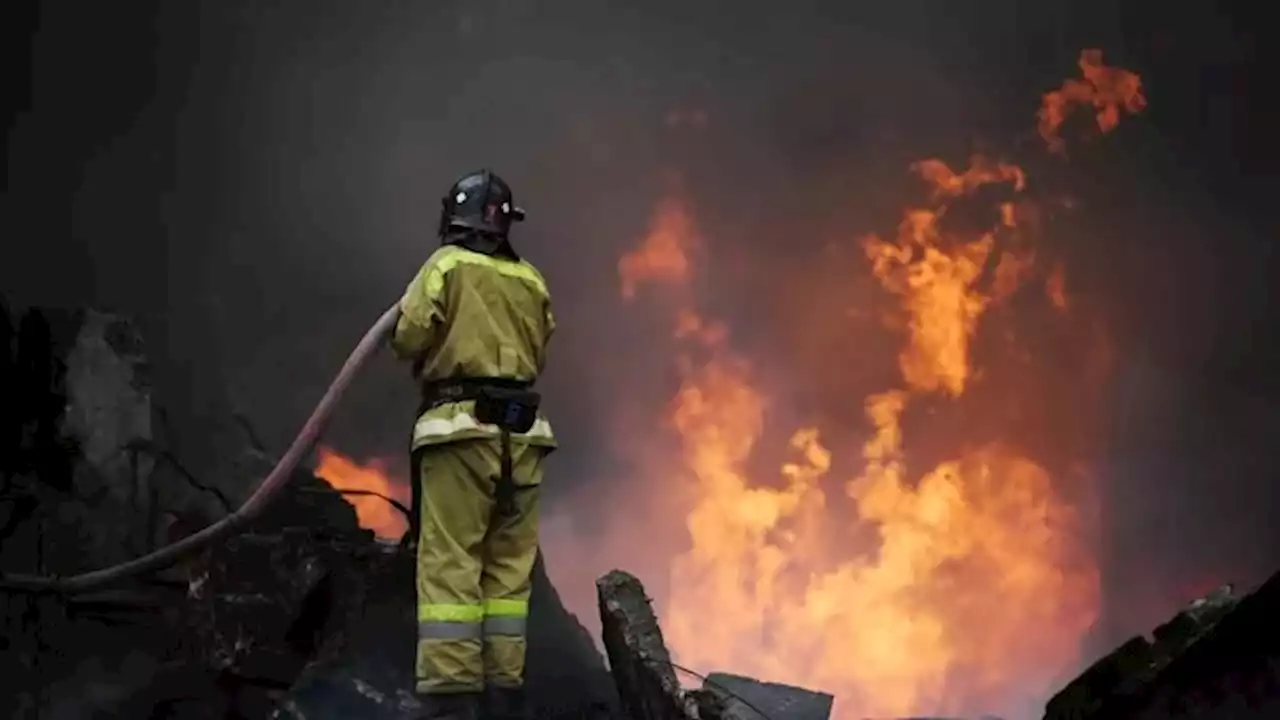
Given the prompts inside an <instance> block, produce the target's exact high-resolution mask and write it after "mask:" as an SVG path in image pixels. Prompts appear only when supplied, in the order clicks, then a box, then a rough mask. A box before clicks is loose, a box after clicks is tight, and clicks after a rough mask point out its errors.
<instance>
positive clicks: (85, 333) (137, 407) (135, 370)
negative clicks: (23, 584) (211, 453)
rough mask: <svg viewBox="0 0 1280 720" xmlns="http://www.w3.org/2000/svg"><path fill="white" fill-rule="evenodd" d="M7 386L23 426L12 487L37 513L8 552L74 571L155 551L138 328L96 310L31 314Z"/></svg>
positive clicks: (15, 534) (15, 531) (147, 406)
mask: <svg viewBox="0 0 1280 720" xmlns="http://www.w3.org/2000/svg"><path fill="white" fill-rule="evenodd" d="M8 383H9V384H10V386H11V387H12V388H13V389H14V391H13V393H12V395H11V396H10V397H12V398H13V399H14V402H13V403H12V405H11V406H10V408H9V412H10V413H13V415H11V416H10V417H9V418H8V422H7V423H6V424H8V425H11V426H12V425H16V426H17V427H18V428H19V430H18V433H17V442H16V443H14V442H13V441H12V440H11V441H10V446H11V447H12V446H13V445H16V448H14V449H12V450H11V454H10V462H9V463H8V464H9V466H10V470H11V475H12V476H13V482H14V483H15V485H14V487H13V488H12V490H13V491H14V492H15V493H20V494H23V495H25V496H26V497H27V498H28V500H29V502H33V503H34V504H35V506H38V509H37V507H30V508H29V509H30V515H29V517H26V518H23V519H22V521H21V522H20V523H15V525H14V526H13V527H10V528H9V530H10V532H11V536H10V537H8V538H7V539H6V548H5V550H6V555H9V556H14V555H26V556H27V557H32V558H34V557H40V558H41V559H42V562H43V563H44V566H45V569H48V570H54V571H56V572H61V573H72V572H77V571H82V570H87V569H92V568H94V567H101V566H103V565H106V564H110V563H113V562H117V561H119V560H122V559H125V558H127V557H130V556H133V555H136V554H138V553H140V552H143V551H146V550H149V549H150V542H149V541H150V538H148V537H147V534H146V529H147V527H148V524H147V522H146V521H145V520H143V521H139V519H140V518H146V517H147V516H148V514H149V513H150V512H151V511H152V509H153V497H152V495H153V493H152V488H151V487H150V485H149V483H150V481H151V478H152V470H153V461H152V459H151V458H150V457H149V456H147V455H145V454H141V453H139V452H137V451H136V446H137V445H138V444H139V443H146V442H148V441H150V439H151V412H152V408H151V390H150V385H149V373H148V368H147V362H146V359H145V358H144V357H143V355H142V351H141V340H140V339H139V337H138V335H137V333H136V332H135V331H134V330H133V328H132V326H131V325H130V324H129V323H128V322H127V321H125V320H124V319H122V318H119V317H116V316H113V315H106V314H103V313H97V312H93V311H66V310H56V309H31V310H28V311H27V312H26V313H25V314H24V315H23V318H22V321H21V323H20V326H19V331H18V342H17V352H16V357H15V360H14V362H13V363H12V365H11V367H10V372H9V380H8ZM6 404H7V405H8V403H6ZM15 416H16V417H15ZM42 538H43V539H42ZM20 548H23V549H22V550H20ZM6 567H8V568H9V569H11V570H19V569H25V570H37V568H34V567H31V566H30V565H28V566H26V567H23V566H22V565H14V564H9V565H6Z"/></svg>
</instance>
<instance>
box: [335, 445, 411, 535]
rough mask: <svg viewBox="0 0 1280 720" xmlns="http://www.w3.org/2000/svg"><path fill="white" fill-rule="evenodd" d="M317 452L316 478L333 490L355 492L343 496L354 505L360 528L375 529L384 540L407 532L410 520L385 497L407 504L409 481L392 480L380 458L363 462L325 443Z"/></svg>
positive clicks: (375, 532) (374, 531)
mask: <svg viewBox="0 0 1280 720" xmlns="http://www.w3.org/2000/svg"><path fill="white" fill-rule="evenodd" d="M317 455H318V457H319V460H320V462H319V464H318V465H317V466H316V469H315V474H316V476H317V477H319V478H320V479H322V480H324V481H325V482H327V483H329V485H330V486H331V487H332V488H333V489H334V490H338V491H356V492H354V493H349V494H346V495H344V496H343V498H344V499H345V500H346V501H347V502H348V503H351V507H353V508H355V511H356V518H357V519H358V521H359V522H360V527H362V528H364V529H366V530H372V531H373V533H374V534H375V535H377V536H378V537H379V538H381V539H384V540H399V539H400V538H401V537H402V536H403V535H404V533H405V531H406V530H408V529H409V523H408V520H407V519H406V518H405V516H404V514H403V513H401V512H400V511H399V510H397V509H396V508H395V506H393V505H392V504H391V503H389V502H387V501H386V500H385V499H383V498H391V499H392V500H396V501H398V502H400V503H402V504H405V505H407V504H408V503H409V485H408V483H406V482H402V481H399V480H393V479H391V476H390V474H389V473H388V472H387V468H386V465H385V463H383V462H382V461H380V460H377V459H374V460H370V461H369V462H368V463H367V464H360V463H358V462H356V461H355V460H352V459H351V458H349V457H347V456H345V455H343V454H342V453H340V452H337V451H336V450H332V449H330V448H327V447H324V446H321V447H320V448H318V449H317ZM366 493H376V494H366ZM378 495H381V496H382V497H378Z"/></svg>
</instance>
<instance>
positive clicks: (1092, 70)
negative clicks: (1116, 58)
mask: <svg viewBox="0 0 1280 720" xmlns="http://www.w3.org/2000/svg"><path fill="white" fill-rule="evenodd" d="M1079 64H1080V73H1081V74H1082V75H1083V76H1084V79H1083V80H1076V79H1068V80H1067V81H1066V82H1064V83H1062V87H1060V88H1058V89H1057V90H1052V91H1050V92H1047V93H1045V95H1044V99H1043V102H1042V104H1041V105H1040V112H1039V114H1038V115H1037V117H1038V118H1039V127H1038V129H1039V132H1040V137H1042V138H1044V140H1045V142H1047V143H1048V144H1049V149H1050V150H1051V151H1053V152H1056V153H1062V152H1063V151H1064V149H1065V145H1064V143H1063V140H1062V137H1061V135H1060V134H1059V132H1060V130H1061V129H1062V124H1063V123H1065V122H1066V120H1067V116H1068V115H1069V114H1070V113H1071V111H1072V110H1073V109H1075V108H1077V107H1081V106H1085V107H1089V106H1091V107H1093V108H1094V110H1095V115H1094V120H1095V122H1096V123H1097V125H1098V130H1099V131H1100V132H1102V133H1108V132H1111V131H1112V130H1114V129H1115V128H1116V126H1117V125H1119V124H1120V116H1121V114H1122V113H1128V114H1130V115H1133V114H1135V113H1139V112H1141V111H1142V110H1143V109H1144V108H1146V106H1147V98H1146V96H1145V95H1144V94H1143V92H1142V79H1141V78H1139V77H1138V76H1137V75H1136V74H1135V73H1133V72H1130V71H1129V70H1123V69H1120V68H1113V67H1107V66H1106V65H1104V64H1103V63H1102V51H1101V50H1084V51H1082V52H1081V53H1080V63H1079Z"/></svg>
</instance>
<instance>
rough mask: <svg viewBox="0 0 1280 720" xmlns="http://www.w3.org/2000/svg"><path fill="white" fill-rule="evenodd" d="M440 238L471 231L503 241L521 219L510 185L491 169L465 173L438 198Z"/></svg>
mask: <svg viewBox="0 0 1280 720" xmlns="http://www.w3.org/2000/svg"><path fill="white" fill-rule="evenodd" d="M440 206H441V211H440V235H441V237H445V236H448V235H451V234H455V233H458V232H459V231H462V232H465V231H468V230H470V231H472V232H474V233H480V234H482V235H488V236H491V237H492V238H493V239H499V238H500V239H502V240H506V239H507V235H508V233H510V231H511V223H513V222H520V221H521V220H524V210H522V209H521V208H518V207H516V204H515V198H514V197H512V195H511V186H510V185H507V183H506V181H504V180H503V179H502V178H500V177H498V176H497V175H496V174H494V173H493V171H491V170H477V171H476V172H472V173H467V174H466V175H463V176H462V177H461V178H459V179H458V181H457V182H455V183H454V184H453V187H451V188H449V193H448V194H447V195H445V196H444V197H442V198H440Z"/></svg>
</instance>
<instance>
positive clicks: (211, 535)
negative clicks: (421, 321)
mask: <svg viewBox="0 0 1280 720" xmlns="http://www.w3.org/2000/svg"><path fill="white" fill-rule="evenodd" d="M399 318H400V306H399V305H398V304H397V305H393V306H392V307H390V308H388V309H387V311H386V312H384V313H383V314H382V316H381V317H379V318H378V321H377V322H375V323H374V324H373V326H372V327H370V328H369V330H368V331H367V332H365V334H364V337H363V338H361V339H360V343H359V344H358V345H356V348H355V350H352V351H351V355H349V356H348V357H347V361H346V362H345V363H344V364H343V365H342V369H341V370H339V371H338V374H337V375H336V376H335V377H334V378H333V381H332V382H330V383H329V387H328V389H326V390H325V393H324V396H323V397H321V398H320V402H319V403H317V404H316V407H315V409H314V410H312V411H311V416H310V417H309V418H307V422H306V423H305V424H303V426H302V430H300V431H299V432H298V435H297V436H296V437H295V438H294V439H293V443H291V444H290V445H289V449H288V450H287V451H285V454H284V456H283V457H281V458H280V460H279V462H277V463H276V465H275V467H274V468H272V469H271V472H270V473H268V474H267V477H266V479H264V480H263V481H262V483H261V484H260V485H258V488H257V489H256V490H254V491H253V494H252V495H250V496H249V498H248V499H247V500H245V501H244V503H243V504H242V505H241V506H240V507H239V509H237V510H236V511H235V512H233V513H231V514H230V515H227V516H226V517H224V518H222V519H221V520H218V521H217V522H215V523H213V524H212V525H209V526H208V527H206V528H204V529H203V530H200V531H199V532H196V533H194V534H192V535H188V536H187V537H184V538H182V539H181V540H178V541H176V542H174V543H171V544H169V545H166V546H164V547H162V548H160V549H158V550H156V551H154V552H151V553H149V554H147V555H143V556H142V557H139V558H135V559H133V560H128V561H126V562H123V563H119V564H117V565H112V566H110V567H106V568H102V569H100V570H92V571H89V572H85V573H81V574H79V575H68V576H58V575H45V576H38V575H22V574H13V575H10V574H0V589H10V590H26V591H31V592H52V593H63V594H74V593H82V592H87V591H90V590H97V589H99V588H101V587H103V586H105V585H109V584H111V583H115V582H118V581H120V580H125V579H128V578H132V577H136V576H138V575H141V574H143V573H147V572H153V571H155V570H160V569H162V568H165V567H168V566H170V565H172V564H174V563H175V562H178V561H179V560H181V559H183V558H184V557H187V556H189V555H191V554H193V553H196V552H198V551H200V550H202V549H204V548H205V547H207V546H209V545H211V544H212V543H214V542H217V541H218V540H222V539H224V538H227V537H229V536H231V535H234V534H235V533H237V532H239V531H241V530H242V529H244V527H245V526H246V525H248V524H249V523H250V522H251V521H252V520H254V519H255V518H257V517H258V516H259V515H261V514H262V511H263V510H265V509H266V508H267V506H268V505H270V504H271V502H272V501H274V500H275V499H276V497H278V496H279V495H280V492H281V491H282V490H283V489H284V488H285V486H286V485H288V483H289V480H290V479H291V478H292V477H293V473H294V470H296V469H297V467H298V464H299V463H300V462H302V459H303V458H304V457H306V456H307V454H308V453H309V452H310V451H311V448H312V446H313V445H314V444H315V442H316V440H318V439H319V437H320V434H321V433H322V432H323V431H324V428H325V426H326V425H327V424H328V422H329V418H330V417H331V416H332V415H333V411H334V408H335V407H336V406H337V404H338V400H339V399H341V397H342V394H343V393H344V392H346V390H347V386H348V385H350V384H351V379H352V378H353V377H355V375H356V373H358V372H359V371H360V369H361V368H362V367H364V365H365V364H366V363H367V362H368V361H369V359H370V358H371V357H373V355H374V353H376V352H377V350H378V348H379V347H380V346H381V345H382V344H383V342H384V341H385V340H386V338H387V337H388V336H389V335H390V334H391V332H392V330H394V328H395V326H396V321H397V320H398V319H399Z"/></svg>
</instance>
